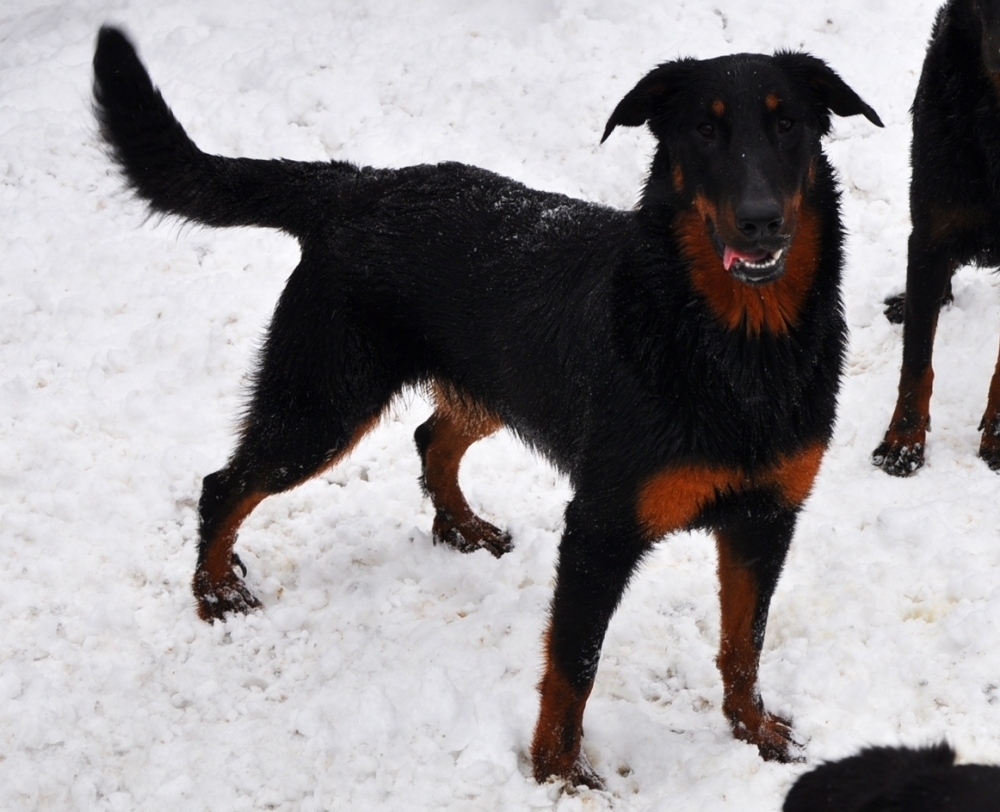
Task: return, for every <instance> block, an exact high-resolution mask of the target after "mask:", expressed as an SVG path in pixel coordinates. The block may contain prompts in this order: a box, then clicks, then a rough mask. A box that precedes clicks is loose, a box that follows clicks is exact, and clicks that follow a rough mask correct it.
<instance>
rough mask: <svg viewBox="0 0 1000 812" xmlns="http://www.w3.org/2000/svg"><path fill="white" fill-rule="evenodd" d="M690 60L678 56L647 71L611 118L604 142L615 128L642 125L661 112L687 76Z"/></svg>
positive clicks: (606, 128) (605, 129)
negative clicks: (684, 75) (686, 69)
mask: <svg viewBox="0 0 1000 812" xmlns="http://www.w3.org/2000/svg"><path fill="white" fill-rule="evenodd" d="M691 61H692V60H689V59H678V60H676V61H674V62H664V63H663V64H662V65H660V66H658V67H656V68H654V69H653V70H651V71H650V72H649V73H647V74H646V75H645V76H644V77H643V78H642V79H640V80H639V84H637V85H636V86H635V87H633V88H632V89H631V90H630V91H629V92H628V93H627V94H626V95H625V98H624V99H622V100H621V101H620V102H618V106H617V107H616V108H615V111H614V112H613V113H612V114H611V118H609V119H608V125H607V126H606V127H605V128H604V135H603V136H601V143H602V144H603V143H604V142H605V141H607V140H608V136H609V135H611V131H612V130H613V129H614V128H615V127H617V126H619V125H621V126H623V127H641V126H642V125H643V124H645V123H646V122H647V121H649V120H650V119H651V118H653V117H655V116H656V115H657V113H659V112H660V111H661V110H662V109H663V107H664V106H665V105H666V103H667V102H668V101H669V99H670V97H671V96H673V95H674V93H676V92H677V89H678V87H680V84H681V81H682V79H683V74H684V68H685V65H686V63H688V62H691Z"/></svg>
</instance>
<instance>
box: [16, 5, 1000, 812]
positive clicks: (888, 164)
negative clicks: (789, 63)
mask: <svg viewBox="0 0 1000 812" xmlns="http://www.w3.org/2000/svg"><path fill="white" fill-rule="evenodd" d="M936 5H937V3H936V2H928V1H927V0H810V2H798V3H790V2H788V0H713V2H703V0H673V2H657V3H650V2H648V0H514V2H501V0H490V2H481V3H475V4H474V3H468V2H461V1H460V0H421V2H412V0H366V2H358V1H357V0H354V2H349V1H348V0H282V2H274V1H273V0H217V1H216V2H211V3H205V2H201V0H156V2H153V0H65V1H64V2H58V3H53V4H50V5H41V4H39V3H38V2H37V0H3V4H2V7H0V222H2V227H0V263H2V264H0V572H2V588H0V808H3V809H4V810H8V812H20V810H67V809H73V810H111V811H112V812H123V811H124V810H210V811H211V812H230V811H231V810H235V811H239V810H258V809H261V810H263V809H281V810H303V811H304V812H310V811H311V810H339V809H356V810H373V809H386V810H432V809H433V810H448V811H451V810H508V809H518V810H521V809H533V810H547V809H552V810H560V812H570V810H573V811H575V810H610V809H614V810H659V809H663V810H667V809H669V810H703V809H712V810H716V809H718V810H739V812H757V811H758V810H772V811H774V810H778V809H779V808H780V806H781V800H782V798H783V796H784V793H785V791H786V790H787V788H788V786H789V785H790V784H791V782H792V781H793V780H794V778H795V777H796V776H797V775H799V774H800V773H801V772H802V771H803V770H804V769H806V768H807V765H806V766H804V765H790V766H789V765H778V764H768V763H764V762H762V761H761V760H760V759H759V757H758V755H757V753H756V750H755V749H754V748H752V747H749V746H748V745H745V744H742V743H740V742H737V741H735V740H734V739H733V738H732V736H731V735H730V734H729V731H728V729H727V726H726V723H725V721H724V719H723V717H722V713H721V711H720V707H719V706H720V702H721V683H720V679H719V676H718V672H717V670H716V668H715V665H714V656H715V651H716V648H717V644H718V618H717V615H718V609H717V598H716V584H715V574H714V568H715V564H714V551H713V545H712V543H711V540H710V539H709V538H708V537H707V536H704V535H680V536H677V537H674V538H672V539H670V540H667V541H664V542H663V543H662V544H661V545H660V546H659V548H658V550H657V552H656V554H655V555H654V556H652V557H651V558H650V560H649V562H648V564H647V565H646V566H645V567H644V568H643V571H642V572H641V574H640V575H639V577H637V578H636V579H635V581H634V584H633V586H632V587H631V589H630V591H629V592H628V594H627V596H626V599H625V601H624V603H623V605H622V607H621V609H620V610H619V611H618V613H617V615H616V617H615V619H614V620H613V622H612V625H611V629H610V632H609V634H608V637H607V640H606V642H605V645H604V653H603V658H602V661H601V666H600V669H599V672H598V676H597V683H596V687H595V690H594V694H593V696H592V698H591V700H590V703H589V705H588V708H587V717H586V739H585V747H586V752H587V754H588V756H589V758H590V760H591V761H592V762H593V764H594V766H595V767H596V768H597V769H598V771H599V772H600V773H601V774H603V775H604V776H605V777H606V779H607V782H608V791H607V792H606V793H600V792H581V793H579V794H575V795H568V794H561V793H560V791H559V788H558V787H556V786H554V785H542V786H539V785H537V784H536V783H535V782H534V781H533V780H532V779H531V778H530V769H529V765H528V761H527V755H526V751H527V747H528V744H529V741H530V736H531V732H532V727H533V725H534V720H535V714H536V711H537V697H536V693H535V683H536V681H537V679H538V676H539V669H540V664H541V663H540V634H541V631H542V628H543V626H544V623H545V613H546V609H547V606H548V601H549V597H550V592H551V586H552V578H553V564H554V560H555V553H556V546H557V542H558V539H559V533H560V528H561V513H562V509H563V506H564V504H565V502H566V500H567V499H568V498H569V489H568V486H567V483H566V482H565V480H564V479H563V478H561V477H560V476H559V475H557V474H556V473H555V472H554V471H553V470H552V469H551V468H550V467H548V466H547V465H546V464H545V463H544V462H542V461H541V460H539V459H537V458H536V457H534V456H533V455H531V454H530V453H528V452H526V451H525V450H524V449H523V448H522V447H520V446H519V445H518V444H517V443H516V442H515V441H514V440H513V439H511V438H510V437H507V436H500V437H496V438H492V439H489V440H487V441H484V442H482V443H480V444H479V445H478V446H476V447H475V448H473V450H472V451H471V452H470V454H469V457H468V460H467V462H466V464H465V466H464V468H463V483H464V485H465V487H466V489H467V493H468V495H469V498H470V501H471V503H472V504H473V505H474V506H475V507H477V509H479V510H480V511H481V512H482V513H483V514H484V516H485V517H486V518H488V519H489V520H490V521H492V522H494V523H496V524H499V525H503V526H506V527H509V528H510V530H511V531H512V533H513V536H514V540H515V544H516V549H515V550H514V552H512V553H511V554H509V555H507V556H506V557H504V558H503V559H501V560H495V559H493V558H492V557H491V556H489V555H488V554H487V553H485V552H480V553H476V554H473V555H468V556H464V555H460V554H457V553H455V552H453V551H451V550H448V549H443V548H440V547H434V546H432V544H431V542H430V538H429V535H428V534H429V530H430V525H431V519H432V515H431V510H430V505H429V502H428V500H426V499H425V498H423V497H422V495H421V493H420V490H419V488H418V486H417V474H418V465H417V458H416V454H415V452H414V450H413V445H412V440H411V437H412V432H413V429H414V428H415V427H416V426H417V425H418V424H419V422H421V421H422V420H423V419H424V417H425V416H426V415H427V413H428V411H429V407H428V405H427V404H426V403H425V402H424V400H422V399H421V398H420V397H419V396H418V395H416V394H412V395H410V396H408V397H407V398H406V399H405V400H404V401H403V402H401V403H400V405H399V407H398V408H397V409H396V410H395V412H394V413H393V415H392V416H391V417H390V418H389V419H387V420H386V421H385V425H383V426H382V427H380V428H379V429H378V430H377V431H376V432H374V433H373V434H371V435H370V436H369V437H368V439H366V440H365V441H364V442H363V443H362V444H361V446H360V447H359V448H358V449H357V450H356V451H355V452H354V454H353V455H352V456H351V457H350V459H349V460H348V461H346V462H344V463H343V464H341V465H340V466H339V467H337V468H335V469H333V470H332V471H331V472H330V473H328V474H327V475H326V476H324V477H322V478H321V479H318V480H316V481H313V482H311V483H309V484H307V485H305V486H303V487H300V488H299V489H297V490H295V491H293V492H291V493H289V494H287V495H283V496H280V497H275V498H272V499H270V500H268V501H267V502H265V503H264V504H263V505H262V506H261V507H260V508H258V509H257V511H256V512H255V513H254V514H253V516H252V517H251V519H250V520H249V521H248V522H247V523H246V525H245V527H244V529H243V532H242V534H241V536H240V542H239V546H238V549H239V552H240V555H241V556H242V559H243V561H244V562H245V563H246V564H247V566H248V567H249V570H250V574H249V579H248V580H249V583H250V586H251V587H252V588H253V589H254V590H255V592H256V594H257V595H258V596H259V597H260V598H261V599H262V600H263V602H264V609H263V610H262V611H260V612H257V613H255V614H252V615H250V616H248V617H237V618H233V619H231V620H229V621H227V622H226V623H225V624H215V625H214V626H210V625H207V624H204V623H202V622H201V621H199V620H198V619H197V617H196V616H195V613H194V609H193V601H192V597H191V593H190V588H189V579H190V576H191V573H192V570H193V566H194V560H195V534H196V515H195V506H196V502H197V499H198V495H199V490H200V480H201V477H202V476H203V475H205V474H207V473H209V472H211V471H214V470H215V469H217V468H219V467H221V466H222V464H223V463H224V462H225V459H226V456H227V454H228V452H229V450H230V448H231V442H232V436H233V427H234V424H235V422H236V419H237V417H238V414H239V409H240V404H241V394H242V391H243V390H242V387H243V386H244V385H245V382H246V372H247V370H248V369H249V368H250V366H251V364H252V359H253V357H254V352H255V348H256V346H257V345H258V343H259V340H260V337H261V334H262V330H263V327H264V325H265V324H266V322H267V319H268V316H269V313H270V309H271V307H272V306H273V304H274V302H275V300H276V298H277V295H278V293H279V292H280V289H281V287H282V284H283V281H284V279H285V277H286V276H287V274H288V273H289V272H290V270H291V269H292V268H293V267H294V265H295V263H296V261H297V253H296V245H295V243H294V242H293V241H292V240H290V239H287V238H284V237H282V236H279V235H275V234H272V233H269V232H265V231H249V230H247V231H228V232H222V231H220V232H214V231H210V230H206V229H198V228H188V227H183V228H182V227H178V226H177V225H176V224H175V223H172V222H167V223H157V222H155V221H147V220H146V219H145V216H144V214H143V210H142V207H141V206H140V205H139V204H138V203H137V202H136V201H134V200H133V199H132V198H131V197H130V196H129V195H128V194H125V193H123V192H122V191H121V185H120V181H119V179H118V178H117V176H116V175H115V174H114V172H113V171H112V169H111V167H110V165H109V162H108V161H107V159H106V158H105V156H104V155H103V153H102V151H101V148H100V145H99V144H98V143H97V140H96V138H95V133H94V123H93V121H92V117H91V114H90V108H89V87H90V59H91V57H92V49H93V43H94V37H95V34H96V31H97V28H98V26H99V25H100V24H101V23H104V22H107V21H110V22H115V23H119V24H122V25H124V26H125V27H126V28H127V30H128V31H129V32H130V33H131V34H132V35H133V37H134V38H135V39H136V41H137V43H138V45H139V49H140V53H141V55H142V57H143V59H144V60H145V62H146V63H147V65H148V67H149V68H150V70H151V72H152V75H153V77H154V80H155V81H156V82H157V84H159V86H160V87H161V88H162V90H163V91H164V94H165V96H166V98H167V100H168V102H169V103H170V104H171V105H172V106H173V108H174V110H175V112H176V113H177V115H178V116H179V118H180V119H181V121H182V122H183V123H184V124H185V125H186V126H187V128H188V130H189V132H190V134H191V135H192V137H193V138H194V139H195V140H196V141H197V142H198V143H199V144H200V145H201V146H202V148H204V149H206V150H208V151H211V152H219V153H224V154H229V155H247V156H252V157H279V156H283V157H288V158H298V159H311V160H326V159H331V158H336V159H350V160H352V161H356V162H362V163H370V164H375V165H380V166H402V165H406V164H410V163H416V162H431V161H439V160H459V161H465V162H469V163H474V164H478V165H481V166H485V167H487V168H489V169H492V170H495V171H498V172H501V173H504V174H508V175H511V176H513V177H515V178H516V179H518V180H520V181H523V182H525V183H528V184H530V185H533V186H536V187H539V188H543V189H550V190H554V191H560V192H565V193H568V194H572V195H576V196H580V197H583V198H586V199H588V200H594V201H599V202H602V203H606V204H610V205H614V206H619V207H629V206H631V205H633V203H634V202H635V200H636V197H637V194H638V190H639V186H640V184H641V181H642V177H643V172H644V169H645V165H646V163H647V161H648V158H649V156H650V154H651V148H652V140H651V137H650V136H649V135H648V134H647V133H645V132H640V131H636V130H619V131H616V132H615V133H614V135H613V136H612V137H611V138H610V139H609V140H608V142H607V143H606V144H604V145H603V146H599V141H600V137H601V134H602V132H603V128H604V124H605V122H606V119H607V116H608V115H609V114H610V112H611V110H612V109H613V108H614V105H615V104H616V103H617V101H618V100H619V99H620V98H621V97H622V96H623V95H624V94H625V93H626V92H627V91H628V90H629V89H630V88H631V87H632V86H633V84H634V83H635V82H636V81H637V80H638V79H639V78H640V77H641V76H642V75H643V74H644V73H645V72H646V71H647V70H649V69H650V68H651V67H652V66H653V65H655V64H656V63H658V62H660V61H663V60H666V59H669V58H672V57H675V56H678V55H695V56H701V57H708V56H715V55H719V54H724V53H731V52H737V51H765V52H770V51H772V50H774V49H775V48H779V47H784V48H800V47H802V48H806V49H808V50H809V51H811V52H813V53H815V54H816V55H817V56H820V57H822V58H824V59H826V60H828V61H829V62H830V63H831V64H832V65H833V66H834V67H835V68H836V69H837V70H838V71H839V72H840V73H841V75H842V76H843V77H844V78H845V79H846V80H847V81H848V82H849V83H850V84H851V85H852V86H853V87H854V88H855V89H856V90H857V91H858V92H859V93H860V94H861V95H862V97H863V98H864V99H865V100H866V101H868V102H869V103H871V104H872V105H873V106H874V107H875V109H876V110H877V111H878V112H879V114H880V115H881V117H882V119H883V121H885V123H886V128H885V129H884V130H878V129H876V128H874V127H873V126H871V125H870V124H869V123H868V122H867V121H865V120H863V119H862V118H860V117H858V118H855V119H850V120H839V121H837V123H836V129H835V132H834V134H833V136H832V137H831V139H830V140H829V142H828V153H829V155H830V157H831V159H832V161H833V163H834V164H835V165H836V166H837V167H838V169H839V171H840V174H841V177H842V180H843V184H844V189H845V195H844V212H845V220H846V224H847V226H848V229H849V232H850V237H849V242H848V261H847V275H846V300H847V311H848V317H849V322H850V326H851V333H852V338H851V352H850V359H849V364H848V372H847V376H846V380H845V386H844V391H843V396H842V399H841V408H840V418H839V424H838V430H837V435H836V438H835V442H834V444H833V448H832V449H831V452H830V453H829V455H828V457H827V459H826V462H825V463H824V466H823V470H822V472H821V475H820V478H819V480H818V482H817V486H816V489H815V491H814V494H813V496H812V498H811V499H810V501H809V503H808V505H807V509H806V511H805V512H804V514H803V517H802V521H801V524H800V528H799V531H798V534H797V537H796V540H795V544H794V546H793V550H792V553H791V555H790V556H789V559H788V563H787V566H786V569H785V573H784V575H783V577H782V580H781V582H780V584H779V587H778V591H777V594H776V596H775V599H774V602H773V605H772V611H771V619H770V623H769V626H768V630H767V638H766V644H765V651H764V655H763V666H762V673H761V686H762V691H763V694H764V698H765V701H766V702H767V703H768V705H769V706H770V707H771V708H772V709H773V710H776V711H778V712H781V713H785V714H788V715H790V716H792V717H793V718H794V720H795V726H796V730H797V733H798V735H799V737H800V738H802V739H803V741H805V743H806V749H805V751H806V754H807V756H808V759H809V762H810V764H815V763H817V762H818V761H821V760H823V759H828V758H836V757H840V756H842V755H845V754H848V753H850V752H853V751H854V750H856V749H857V748H858V747H860V746H863V745H867V744H882V743H896V742H906V743H924V742H928V741H932V740H935V739H937V738H939V737H942V736H946V737H947V738H948V739H949V740H950V741H951V742H952V743H953V744H955V745H956V746H957V748H958V749H959V751H960V755H961V757H962V758H963V759H964V760H967V761H993V762H1000V735H998V733H997V731H998V730H1000V703H998V701H997V700H998V698H1000V646H998V641H1000V635H998V629H997V625H998V620H1000V567H998V563H1000V543H998V538H997V535H998V532H997V529H998V526H1000V500H998V498H997V494H998V485H1000V482H998V479H997V475H996V474H993V473H991V472H990V471H989V470H988V469H987V468H986V466H985V465H984V464H982V463H981V462H980V461H979V460H978V458H977V457H976V450H977V447H978V433H977V430H976V427H977V424H978V422H979V418H980V416H981V414H982V411H983V408H984V406H985V401H986V391H987V387H988V384H989V378H990V375H991V373H992V369H993V365H994V358H995V351H996V346H997V334H998V325H1000V305H998V297H997V292H996V288H997V282H996V280H995V278H994V276H993V275H991V274H989V273H986V272H983V271H974V270H971V269H964V270H962V271H960V273H959V275H958V276H957V278H956V280H955V304H954V305H953V306H952V307H951V308H950V309H948V310H947V311H946V312H945V313H944V314H943V315H942V317H941V322H940V327H939V329H938V337H937V346H936V356H935V357H936V362H937V363H936V365H935V367H936V369H937V372H938V374H937V380H936V393H935V397H934V402H933V407H932V413H933V419H934V431H933V433H932V434H931V435H930V445H929V457H928V464H927V467H926V468H925V469H924V470H923V471H921V472H920V473H919V474H918V475H917V476H916V477H914V478H912V479H909V480H896V479H892V478H890V477H887V476H886V475H885V474H883V473H881V472H880V471H878V470H876V469H875V468H873V467H872V466H871V465H870V464H869V461H868V457H869V454H870V452H871V450H872V449H873V448H874V447H875V445H876V444H877V443H878V441H879V440H880V439H881V436H882V432H883V431H884V429H885V426H886V424H887V421H888V418H889V414H890V412H891V410H892V406H893V403H894V396H895V388H896V382H897V375H898V368H899V361H900V350H901V346H900V344H901V330H900V328H899V327H896V326H892V325H890V324H888V323H887V322H886V321H885V319H884V318H883V316H882V314H881V300H882V298H883V297H884V296H885V295H887V294H889V293H891V292H894V291H897V290H899V289H900V288H901V287H902V284H903V279H904V268H905V261H906V237H907V233H908V228H909V224H908V213H907V212H908V209H907V184H908V165H907V154H908V145H909V135H910V131H909V115H908V112H907V111H908V108H909V104H910V101H911V99H912V95H913V91H914V88H915V85H916V80H917V76H918V73H919V69H920V64H921V61H922V58H923V53H924V48H925V44H926V41H927V37H928V34H929V31H930V26H931V22H932V19H933V14H934V10H935V8H936Z"/></svg>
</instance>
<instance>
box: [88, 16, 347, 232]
mask: <svg viewBox="0 0 1000 812" xmlns="http://www.w3.org/2000/svg"><path fill="white" fill-rule="evenodd" d="M94 112H95V115H96V116H97V120H98V122H99V123H100V128H101V135H102V137H103V138H104V140H105V141H106V142H107V144H108V146H109V147H110V153H111V156H112V157H113V158H114V160H115V161H116V162H117V163H118V164H119V165H120V166H121V168H122V170H123V172H124V175H125V179H126V181H127V182H128V184H129V186H130V187H131V188H132V189H133V190H134V191H135V193H136V194H137V195H139V197H141V198H143V199H144V200H145V201H146V202H147V203H148V205H149V208H150V209H151V210H152V211H154V212H157V213H159V214H171V215H176V216H178V217H183V218H185V219H187V220H191V221H193V222H197V223H202V224H204V225H209V226H218V227H225V226H262V227H266V228H276V229H281V230H282V231H285V232H287V233H289V234H292V235H293V236H297V237H304V236H305V235H306V234H307V233H308V232H309V231H310V229H311V228H312V227H314V226H315V224H316V222H317V221H318V219H319V218H318V217H317V214H318V209H319V208H321V207H324V206H326V207H327V210H328V206H329V203H330V202H331V201H329V199H328V197H327V194H326V193H329V192H330V191H331V186H330V184H331V183H332V184H333V185H334V188H335V187H336V186H339V185H340V183H341V182H342V181H343V179H344V178H345V176H346V175H356V173H357V172H358V170H357V169H355V168H354V167H352V166H350V165H348V164H343V163H301V162H297V161H262V160H252V159H249V158H224V157H222V156H220V155H207V154H206V153H204V152H202V151H201V150H200V149H198V147H197V146H195V143H194V142H193V141H192V140H191V139H190V138H189V137H188V135H187V133H186V132H184V128H183V127H182V126H181V124H180V122H179V121H177V119H176V118H174V114H173V113H171V112H170V108H169V107H167V103H166V102H165V101H164V100H163V96H161V95H160V92H159V91H158V90H157V89H156V88H155V87H154V86H153V82H152V80H151V79H150V78H149V74H148V73H147V72H146V69H145V68H144V67H143V65H142V63H141V62H140V61H139V57H138V55H137V54H136V52H135V48H134V47H133V46H132V43H131V42H129V40H128V38H127V37H126V36H125V35H124V34H123V33H122V32H121V31H119V30H117V29H115V28H110V27H104V28H102V29H101V31H100V33H99V34H98V35H97V50H96V52H95V53H94ZM334 196H335V195H334Z"/></svg>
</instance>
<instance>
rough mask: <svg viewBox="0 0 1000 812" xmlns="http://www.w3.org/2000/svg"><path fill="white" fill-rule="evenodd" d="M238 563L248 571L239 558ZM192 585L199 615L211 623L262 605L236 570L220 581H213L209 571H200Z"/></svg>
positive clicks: (243, 613) (242, 613)
mask: <svg viewBox="0 0 1000 812" xmlns="http://www.w3.org/2000/svg"><path fill="white" fill-rule="evenodd" d="M236 563H238V565H239V566H240V567H241V568H242V569H243V571H244V572H246V569H245V568H243V565H242V562H239V560H238V559H237V562H236ZM192 586H193V590H194V596H195V598H196V599H197V601H198V617H200V618H201V619H202V620H205V621H208V622H209V623H211V622H212V621H213V620H223V619H224V618H225V616H226V615H229V614H233V613H238V614H241V615H245V614H248V613H249V612H252V611H253V610H254V609H260V608H261V605H262V604H261V602H260V601H259V600H257V598H256V597H255V596H254V594H253V593H252V592H251V591H250V590H249V589H248V588H247V585H246V584H245V583H243V580H242V579H241V578H240V577H239V576H238V575H237V574H236V573H235V572H230V573H227V575H226V577H225V578H223V579H222V581H220V582H213V581H212V580H211V579H210V578H209V577H208V573H207V572H203V571H199V572H196V573H195V576H194V582H193V585H192Z"/></svg>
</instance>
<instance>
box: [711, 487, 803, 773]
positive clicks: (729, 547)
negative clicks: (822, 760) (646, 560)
mask: <svg viewBox="0 0 1000 812" xmlns="http://www.w3.org/2000/svg"><path fill="white" fill-rule="evenodd" d="M796 514H797V510H796V509H793V508H789V507H787V506H785V505H782V504H780V503H779V502H777V501H776V500H772V498H771V497H770V496H762V495H758V496H749V497H747V498H746V499H745V500H743V504H741V506H740V507H739V508H737V509H736V510H733V511H732V514H731V515H730V516H728V517H727V521H726V522H725V523H724V524H723V525H722V526H721V527H719V528H717V529H716V532H715V539H716V546H717V548H718V553H719V603H720V607H721V609H722V623H721V633H720V640H719V656H718V659H717V661H716V662H717V663H718V666H719V671H720V672H721V673H722V684H723V702H722V710H723V712H724V713H725V715H726V718H727V719H728V720H729V724H730V725H731V726H732V729H733V735H735V736H736V738H737V739H740V740H742V741H745V742H748V743H750V744H755V745H757V749H758V750H759V752H760V755H761V758H763V759H765V760H767V761H792V760H794V758H795V757H794V754H793V752H792V749H793V745H794V740H793V739H792V729H791V723H790V722H789V721H787V720H785V719H782V718H781V717H779V716H775V715H774V714H771V713H768V712H767V711H766V710H765V709H764V704H763V702H762V701H761V698H760V689H759V687H758V684H757V670H758V665H759V663H760V651H761V647H762V646H763V643H764V629H765V627H766V626H767V613H768V607H769V606H770V603H771V595H772V594H773V593H774V588H775V586H776V585H777V583H778V576H779V575H780V574H781V568H782V565H783V564H784V561H785V556H786V554H787V553H788V547H789V544H790V543H791V539H792V533H793V531H794V529H795V519H796Z"/></svg>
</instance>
